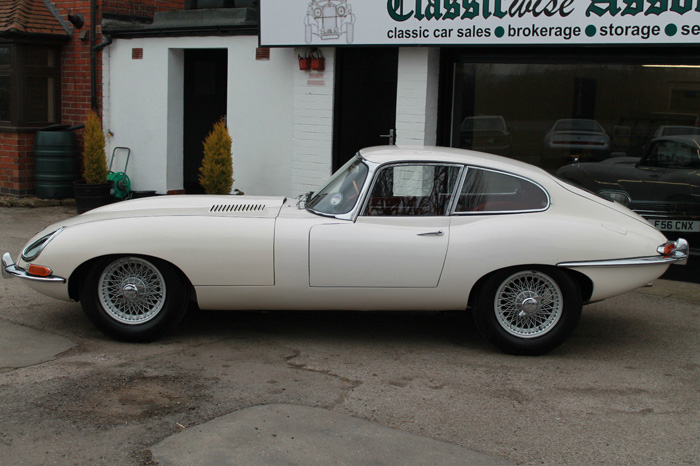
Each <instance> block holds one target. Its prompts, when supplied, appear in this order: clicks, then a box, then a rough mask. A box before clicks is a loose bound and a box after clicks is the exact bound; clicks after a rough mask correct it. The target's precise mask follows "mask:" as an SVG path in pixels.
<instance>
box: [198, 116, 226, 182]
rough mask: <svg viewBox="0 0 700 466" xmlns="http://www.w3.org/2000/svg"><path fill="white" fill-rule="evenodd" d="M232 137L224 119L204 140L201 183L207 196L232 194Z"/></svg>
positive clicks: (200, 172) (200, 173)
mask: <svg viewBox="0 0 700 466" xmlns="http://www.w3.org/2000/svg"><path fill="white" fill-rule="evenodd" d="M233 181H234V180H233V155H232V154H231V136H230V135H229V133H228V128H226V123H225V122H224V120H223V119H221V120H219V121H218V122H216V123H215V124H214V128H213V129H212V130H211V133H209V135H208V136H207V137H206V139H205V140H204V158H203V159H202V166H201V167H200V168H199V183H200V184H201V185H202V187H203V188H204V192H206V193H207V194H231V186H233Z"/></svg>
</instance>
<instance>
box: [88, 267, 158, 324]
mask: <svg viewBox="0 0 700 466" xmlns="http://www.w3.org/2000/svg"><path fill="white" fill-rule="evenodd" d="M97 288H98V294H99V300H100V304H101V305H102V308H103V309H104V310H105V311H106V312H107V314H108V315H109V316H110V317H112V318H113V319H115V320H117V321H119V322H121V323H123V324H128V325H138V324H143V323H146V322H148V321H150V320H151V319H153V318H155V317H156V316H157V315H158V314H159V313H160V311H161V310H162V309H163V306H164V304H165V296H166V288H165V279H164V278H163V275H161V273H160V271H159V270H158V269H157V268H156V267H155V266H154V265H153V264H151V263H150V262H148V261H147V260H145V259H141V258H138V257H124V258H121V259H118V260H116V261H114V262H112V263H111V264H109V265H108V266H107V267H106V268H105V270H104V271H103V272H102V275H100V280H99V282H98V285H97Z"/></svg>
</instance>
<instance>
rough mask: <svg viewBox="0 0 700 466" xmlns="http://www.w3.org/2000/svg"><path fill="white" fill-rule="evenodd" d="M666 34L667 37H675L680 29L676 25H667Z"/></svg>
mask: <svg viewBox="0 0 700 466" xmlns="http://www.w3.org/2000/svg"><path fill="white" fill-rule="evenodd" d="M664 32H666V35H667V36H675V35H676V33H677V32H678V27H677V26H676V25H675V24H667V25H666V29H664Z"/></svg>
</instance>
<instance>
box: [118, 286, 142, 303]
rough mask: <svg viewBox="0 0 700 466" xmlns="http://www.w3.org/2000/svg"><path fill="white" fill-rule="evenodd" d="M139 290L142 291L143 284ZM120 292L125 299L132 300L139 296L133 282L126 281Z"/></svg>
mask: <svg viewBox="0 0 700 466" xmlns="http://www.w3.org/2000/svg"><path fill="white" fill-rule="evenodd" d="M141 291H143V286H142V287H141ZM122 294H123V295H124V299H126V300H127V301H133V300H135V299H136V298H138V296H139V288H138V286H137V285H134V284H133V283H128V284H126V285H124V288H122Z"/></svg>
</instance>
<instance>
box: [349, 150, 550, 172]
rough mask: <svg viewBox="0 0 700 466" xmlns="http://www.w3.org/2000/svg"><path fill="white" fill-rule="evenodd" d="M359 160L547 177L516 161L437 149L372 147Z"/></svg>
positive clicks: (490, 155) (473, 152) (491, 155)
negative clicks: (458, 166) (456, 165)
mask: <svg viewBox="0 0 700 466" xmlns="http://www.w3.org/2000/svg"><path fill="white" fill-rule="evenodd" d="M360 155H361V156H362V158H364V159H366V160H368V161H369V162H372V163H377V164H385V163H392V162H447V163H459V164H465V165H473V166H479V167H486V168H493V169H496V170H502V171H507V172H511V173H516V174H518V175H526V174H527V175H528V176H536V177H538V178H539V177H541V176H542V175H546V174H547V173H546V172H545V171H544V170H542V169H541V168H538V167H535V166H534V165H530V164H528V163H525V162H520V161H519V160H515V159H510V158H507V157H502V156H500V155H494V154H487V153H485V152H477V151H473V150H466V149H455V148H451V147H436V146H403V145H402V146H374V147H367V148H364V149H361V150H360Z"/></svg>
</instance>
